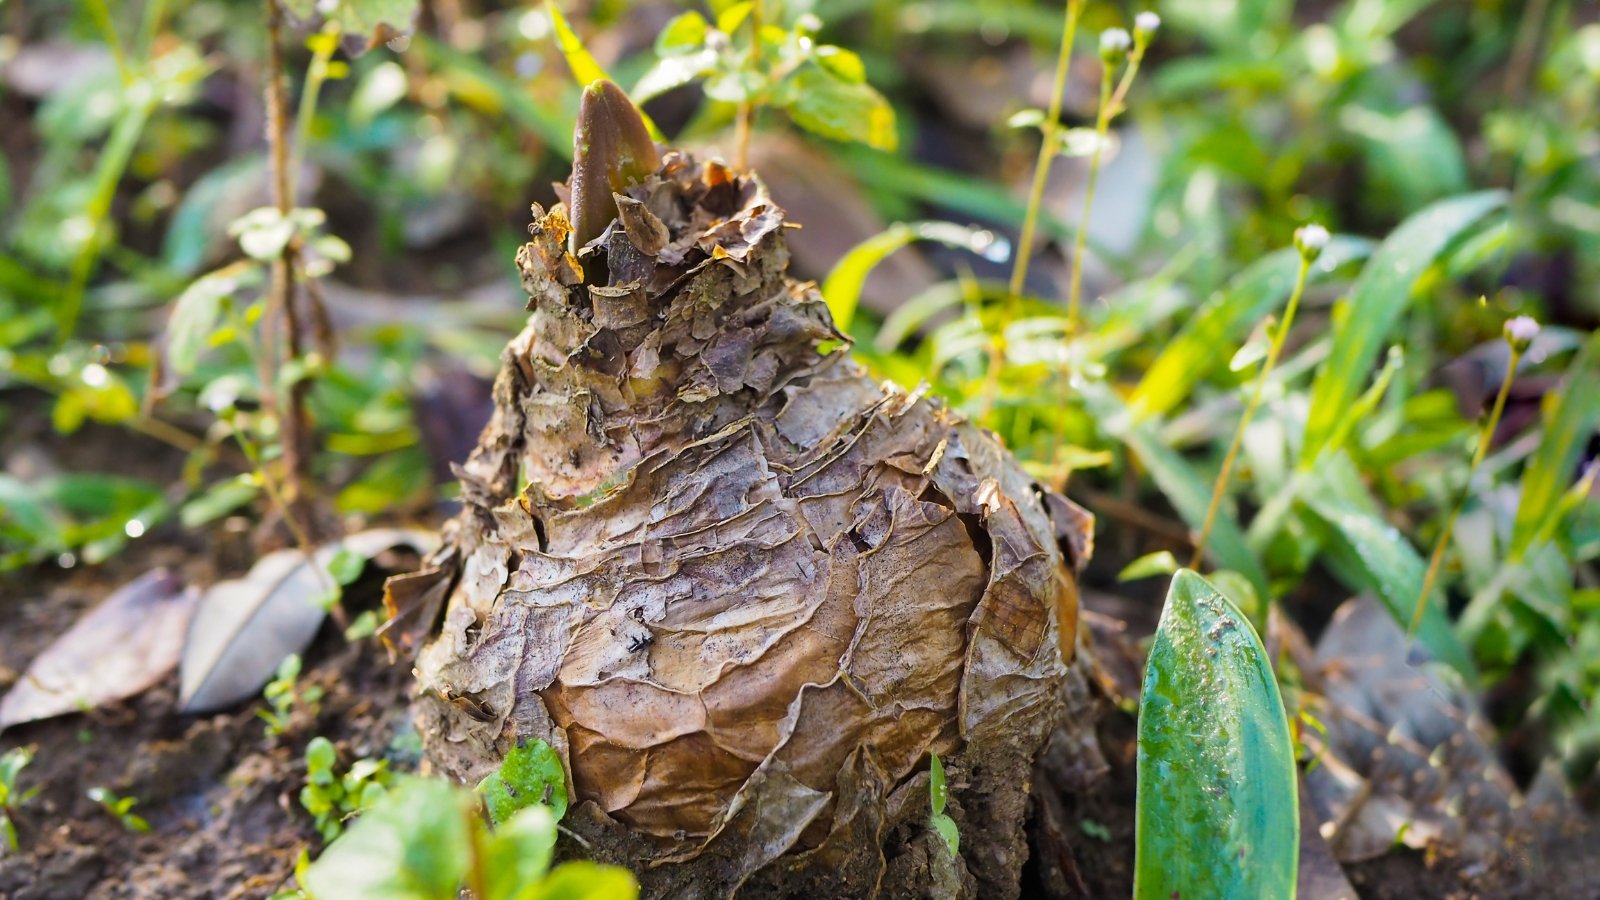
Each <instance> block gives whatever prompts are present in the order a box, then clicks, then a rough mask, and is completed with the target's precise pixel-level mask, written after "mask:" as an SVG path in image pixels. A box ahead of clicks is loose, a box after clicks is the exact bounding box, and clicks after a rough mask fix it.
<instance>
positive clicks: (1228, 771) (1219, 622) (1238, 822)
mask: <svg viewBox="0 0 1600 900" xmlns="http://www.w3.org/2000/svg"><path fill="white" fill-rule="evenodd" d="M1138 781H1139V789H1138V797H1137V800H1136V808H1135V820H1136V825H1135V831H1136V836H1135V844H1134V852H1135V858H1134V887H1133V895H1134V897H1135V898H1136V900H1170V898H1173V897H1196V898H1199V897H1260V898H1274V900H1276V898H1292V897H1293V896H1294V892H1295V876H1296V870H1297V868H1298V865H1299V839H1300V818H1299V799H1298V797H1299V795H1298V793H1297V789H1296V772H1295V762H1294V745H1293V744H1292V743H1291V742H1290V740H1289V723H1288V721H1287V719H1286V718H1285V717H1284V711H1283V700H1282V699H1281V698H1280V696H1279V694H1278V682H1277V678H1276V677H1275V676H1274V674H1273V671H1272V664H1271V662H1270V661H1269V660H1268V659H1267V653H1266V650H1265V648H1263V647H1262V646H1261V640H1260V638H1258V637H1256V633H1255V630H1254V629H1253V628H1251V627H1250V623H1249V621H1248V620H1246V619H1245V617H1244V615H1243V614H1242V613H1241V612H1239V610H1238V609H1236V608H1235V607H1234V606H1233V604H1232V603H1230V602H1229V601H1228V599H1227V598H1226V597H1224V596H1223V595H1222V594H1221V592H1219V591H1218V590H1217V589H1216V588H1214V587H1213V586H1212V585H1211V584H1209V583H1208V582H1207V581H1206V580H1205V579H1203V578H1201V577H1200V576H1199V575H1197V574H1195V573H1194V572H1192V571H1190V570H1188V569H1183V570H1180V571H1179V572H1178V574H1177V575H1175V576H1173V579H1172V586H1171V588H1170V589H1169V590H1168V591H1167V603H1166V607H1165V608H1164V609H1163V610H1162V612H1161V622H1160V624H1159V625H1158V626H1157V627H1156V634H1155V641H1154V643H1153V644H1152V646H1151V648H1150V657H1149V661H1148V662H1147V663H1146V665H1145V676H1144V689H1143V691H1142V693H1141V695H1140V701H1139V759H1138Z"/></svg>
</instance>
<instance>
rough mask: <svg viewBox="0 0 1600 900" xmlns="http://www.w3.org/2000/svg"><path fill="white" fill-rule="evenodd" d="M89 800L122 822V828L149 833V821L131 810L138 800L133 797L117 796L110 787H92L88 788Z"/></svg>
mask: <svg viewBox="0 0 1600 900" xmlns="http://www.w3.org/2000/svg"><path fill="white" fill-rule="evenodd" d="M88 797H89V799H90V800H93V801H94V802H96V803H98V804H100V807H101V808H102V809H104V810H105V811H106V813H107V814H108V815H110V816H111V818H113V819H116V820H117V821H118V822H120V823H121V824H122V827H123V828H126V829H127V830H128V831H131V832H133V833H134V834H149V833H150V823H149V822H146V821H145V820H144V818H143V817H141V816H139V815H138V814H137V813H134V812H133V807H134V805H135V804H137V803H138V802H139V801H138V799H136V798H134V797H118V796H117V795H116V794H114V793H112V792H111V789H110V788H103V787H92V788H90V789H89V790H88Z"/></svg>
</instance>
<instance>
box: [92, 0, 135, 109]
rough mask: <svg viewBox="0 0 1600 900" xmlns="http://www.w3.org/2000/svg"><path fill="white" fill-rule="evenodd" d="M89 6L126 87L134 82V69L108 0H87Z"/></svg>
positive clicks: (118, 75)
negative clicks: (113, 18)
mask: <svg viewBox="0 0 1600 900" xmlns="http://www.w3.org/2000/svg"><path fill="white" fill-rule="evenodd" d="M84 5H85V6H87V7H89V15H90V16H92V17H93V18H94V24H95V27H97V28H99V29H100V33H101V34H102V35H103V36H104V37H105V40H106V47H107V49H109V50H110V51H111V60H112V62H114V63H116V65H117V77H118V78H120V79H121V80H122V86H123V87H124V88H126V87H127V86H128V85H130V84H132V83H133V70H132V69H130V68H128V54H127V51H125V50H124V49H123V48H122V38H121V37H120V36H119V35H118V34H117V26H116V23H114V22H113V21H112V20H111V10H110V8H108V7H107V6H106V0H87V2H86V3H85V4H84Z"/></svg>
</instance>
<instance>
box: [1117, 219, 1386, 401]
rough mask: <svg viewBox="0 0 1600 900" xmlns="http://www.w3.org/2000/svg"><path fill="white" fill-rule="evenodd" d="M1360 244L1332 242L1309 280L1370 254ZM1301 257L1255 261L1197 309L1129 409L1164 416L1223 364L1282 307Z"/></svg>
mask: <svg viewBox="0 0 1600 900" xmlns="http://www.w3.org/2000/svg"><path fill="white" fill-rule="evenodd" d="M1371 248H1372V245H1371V243H1370V242H1368V241H1366V240H1363V239H1361V238H1353V237H1343V236H1340V237H1335V238H1333V239H1332V240H1331V241H1329V242H1328V246H1327V248H1326V249H1324V250H1323V251H1322V256H1320V257H1318V259H1317V261H1316V263H1315V264H1314V265H1313V266H1312V267H1311V272H1310V274H1309V276H1308V277H1309V278H1310V279H1311V280H1318V279H1321V278H1326V277H1328V276H1330V275H1331V274H1332V273H1334V272H1336V271H1338V270H1339V269H1340V268H1342V267H1344V266H1345V265H1347V264H1348V263H1350V262H1353V261H1355V260H1358V259H1363V258H1365V257H1366V255H1367V254H1368V253H1369V252H1370V251H1371ZM1299 270H1300V254H1299V251H1297V250H1295V249H1294V248H1293V247H1288V248H1285V249H1283V250H1279V251H1277V252H1275V253H1272V254H1271V255H1269V256H1266V257H1264V258H1263V259H1261V260H1258V261H1257V262H1256V263H1255V264H1253V265H1251V266H1250V267H1249V268H1247V269H1245V270H1244V271H1243V272H1240V273H1239V274H1238V275H1237V276H1235V277H1234V278H1233V279H1232V280H1231V281H1229V282H1228V283H1227V284H1226V285H1224V286H1223V288H1222V289H1221V290H1220V291H1218V292H1217V293H1216V294H1215V295H1214V296H1213V297H1212V298H1211V299H1210V300H1208V301H1206V303H1205V304H1204V305H1203V306H1201V307H1200V309H1199V310H1198V311H1197V312H1196V313H1195V314H1194V317H1193V318H1191V319H1190V320H1189V321H1188V323H1187V324H1185V325H1184V327H1183V330H1181V331H1179V332H1178V334H1177V336H1176V337H1174V338H1173V339H1172V340H1171V341H1170V342H1169V343H1168V344H1167V345H1166V347H1165V348H1163V349H1162V351H1161V354H1160V355H1159V356H1157V357H1156V361H1155V362H1154V363H1152V364H1151V366H1150V368H1149V369H1148V370H1147V371H1146V372H1145V375H1144V378H1143V379H1142V380H1141V381H1140V382H1139V386H1138V388H1136V389H1135V390H1134V392H1133V396H1132V397H1131V398H1130V399H1129V401H1128V405H1129V406H1130V407H1131V408H1132V409H1133V413H1134V416H1135V417H1136V418H1139V419H1146V418H1149V417H1151V416H1156V415H1160V414H1162V413H1165V412H1168V411H1170V410H1172V409H1174V408H1175V407H1177V405H1178V404H1180V403H1182V402H1183V400H1184V398H1186V397H1187V396H1188V395H1189V392H1190V391H1191V390H1193V388H1194V386H1195V384H1196V383H1197V382H1199V380H1200V379H1201V378H1204V377H1205V375H1206V373H1207V372H1208V371H1211V370H1212V369H1214V368H1216V367H1217V365H1218V362H1219V361H1220V360H1222V359H1223V352H1224V351H1223V348H1227V347H1231V346H1233V345H1234V344H1236V343H1238V342H1239V341H1241V340H1243V339H1244V337H1245V335H1247V334H1248V333H1249V332H1250V329H1251V328H1252V327H1254V325H1255V323H1257V322H1259V321H1261V319H1262V318H1264V317H1265V316H1267V315H1268V314H1269V313H1271V312H1272V311H1273V310H1275V309H1277V308H1278V307H1280V306H1282V305H1283V303H1284V301H1285V300H1287V299H1288V297H1289V292H1290V291H1291V290H1293V289H1294V280H1295V275H1296V274H1297V273H1298V272H1299Z"/></svg>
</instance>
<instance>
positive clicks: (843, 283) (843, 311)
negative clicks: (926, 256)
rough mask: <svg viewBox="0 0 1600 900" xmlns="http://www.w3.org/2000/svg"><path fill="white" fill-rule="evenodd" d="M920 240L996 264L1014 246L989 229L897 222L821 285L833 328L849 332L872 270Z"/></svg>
mask: <svg viewBox="0 0 1600 900" xmlns="http://www.w3.org/2000/svg"><path fill="white" fill-rule="evenodd" d="M919 240H922V241H938V242H939V243H941V244H946V245H948V246H951V247H958V248H961V249H964V250H970V251H972V252H973V253H976V254H978V255H980V256H982V257H984V258H985V259H989V260H994V261H1000V260H1004V259H1005V258H1006V257H1007V256H1009V255H1010V253H1011V245H1010V244H1009V243H1007V242H1006V241H1005V239H1003V238H997V237H995V235H994V232H992V231H989V230H987V229H983V228H967V227H965V226H962V225H957V224H955V223H953V222H896V223H895V224H893V225H890V226H889V227H888V228H886V229H884V230H883V231H881V232H879V233H878V234H875V235H873V236H872V237H869V238H867V239H866V240H864V241H862V242H861V243H859V244H857V245H855V246H854V247H852V248H850V250H849V252H847V253H846V254H845V255H844V256H842V257H840V259H839V262H838V263H837V264H835V265H834V267H833V271H831V272H829V273H828V277H827V278H826V279H825V280H824V281H823V282H822V298H823V299H824V300H826V301H827V303H828V312H830V313H832V314H833V324H834V325H836V326H838V328H839V330H840V331H848V330H849V328H850V323H851V322H853V321H855V317H856V307H857V306H858V305H859V303H860V301H861V288H862V287H863V286H864V285H865V284H866V283H867V276H868V275H870V274H871V273H872V270H873V268H874V267H875V266H877V265H878V263H880V262H883V260H884V259H885V258H886V257H888V255H889V254H891V253H893V252H895V251H896V250H899V249H900V248H901V247H904V246H905V245H907V244H909V243H911V242H912V241H919Z"/></svg>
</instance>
